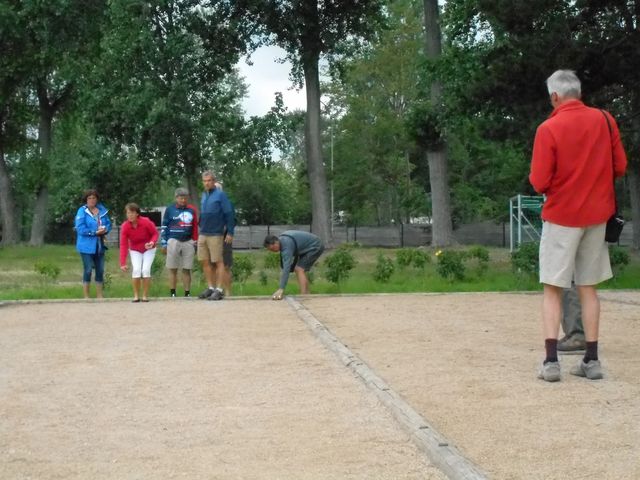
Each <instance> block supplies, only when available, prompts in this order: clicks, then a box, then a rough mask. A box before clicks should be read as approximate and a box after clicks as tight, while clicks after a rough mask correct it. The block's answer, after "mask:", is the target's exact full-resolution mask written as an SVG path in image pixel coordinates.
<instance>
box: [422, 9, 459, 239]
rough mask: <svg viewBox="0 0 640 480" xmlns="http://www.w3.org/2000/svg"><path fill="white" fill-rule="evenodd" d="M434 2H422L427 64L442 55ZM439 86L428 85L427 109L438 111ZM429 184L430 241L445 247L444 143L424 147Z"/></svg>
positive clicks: (448, 225)
mask: <svg viewBox="0 0 640 480" xmlns="http://www.w3.org/2000/svg"><path fill="white" fill-rule="evenodd" d="M439 18H440V10H439V7H438V0H424V26H425V52H426V56H427V59H428V60H430V61H431V63H436V62H437V61H438V59H439V58H440V56H441V55H442V34H441V29H440V21H439ZM442 98H443V95H442V83H441V81H440V80H439V79H436V78H434V79H433V80H432V83H431V86H430V103H431V105H430V110H431V111H432V112H436V111H438V110H440V109H441V104H442ZM427 162H428V163H429V182H430V185H431V205H432V219H433V223H432V239H431V243H432V245H434V246H448V245H451V244H452V243H453V241H454V238H453V224H452V221H451V195H450V193H449V172H448V169H447V148H446V143H445V140H444V138H443V137H442V136H440V141H436V142H431V143H430V144H429V145H428V146H427Z"/></svg>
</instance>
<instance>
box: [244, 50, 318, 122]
mask: <svg viewBox="0 0 640 480" xmlns="http://www.w3.org/2000/svg"><path fill="white" fill-rule="evenodd" d="M284 56H285V55H284V51H283V50H281V49H280V48H278V47H261V48H259V49H258V50H256V52H254V54H253V55H252V56H251V61H252V63H253V65H247V64H246V63H245V61H244V59H242V60H241V61H240V63H239V64H238V69H239V70H240V75H242V76H243V77H245V81H246V83H247V85H248V86H249V95H248V97H247V98H246V99H245V101H244V102H243V106H244V110H245V113H246V115H247V116H253V115H264V114H266V113H267V112H268V111H269V109H270V108H271V107H272V106H273V103H274V98H275V97H274V94H275V92H282V98H283V100H284V104H285V106H286V107H287V108H288V109H289V110H290V111H293V110H295V109H302V110H305V109H306V98H305V91H304V88H303V89H302V90H300V91H296V90H293V89H291V81H290V80H289V71H290V70H291V65H290V64H289V63H277V62H276V60H277V59H278V58H284Z"/></svg>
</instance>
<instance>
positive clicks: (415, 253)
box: [396, 248, 431, 269]
mask: <svg viewBox="0 0 640 480" xmlns="http://www.w3.org/2000/svg"><path fill="white" fill-rule="evenodd" d="M430 261H431V257H429V255H428V254H427V252H425V251H424V250H422V249H419V248H401V249H400V250H398V251H397V252H396V263H397V264H398V267H400V268H401V269H404V268H406V267H408V266H410V265H413V266H414V267H415V268H419V269H423V268H424V267H425V265H426V264H427V263H429V262H430Z"/></svg>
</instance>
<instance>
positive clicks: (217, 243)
mask: <svg viewBox="0 0 640 480" xmlns="http://www.w3.org/2000/svg"><path fill="white" fill-rule="evenodd" d="M223 243H224V239H223V237H222V235H200V236H199V237H198V260H200V261H201V262H202V261H203V260H207V259H208V260H209V261H210V262H211V263H216V262H221V261H222V244H223Z"/></svg>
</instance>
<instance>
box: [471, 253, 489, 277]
mask: <svg viewBox="0 0 640 480" xmlns="http://www.w3.org/2000/svg"><path fill="white" fill-rule="evenodd" d="M465 256H466V258H467V259H468V260H472V261H475V263H476V267H475V272H476V275H477V276H478V277H483V276H484V274H485V273H486V272H487V270H488V269H489V250H487V249H486V248H485V247H472V248H470V249H469V250H467V252H466V255H465Z"/></svg>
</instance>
